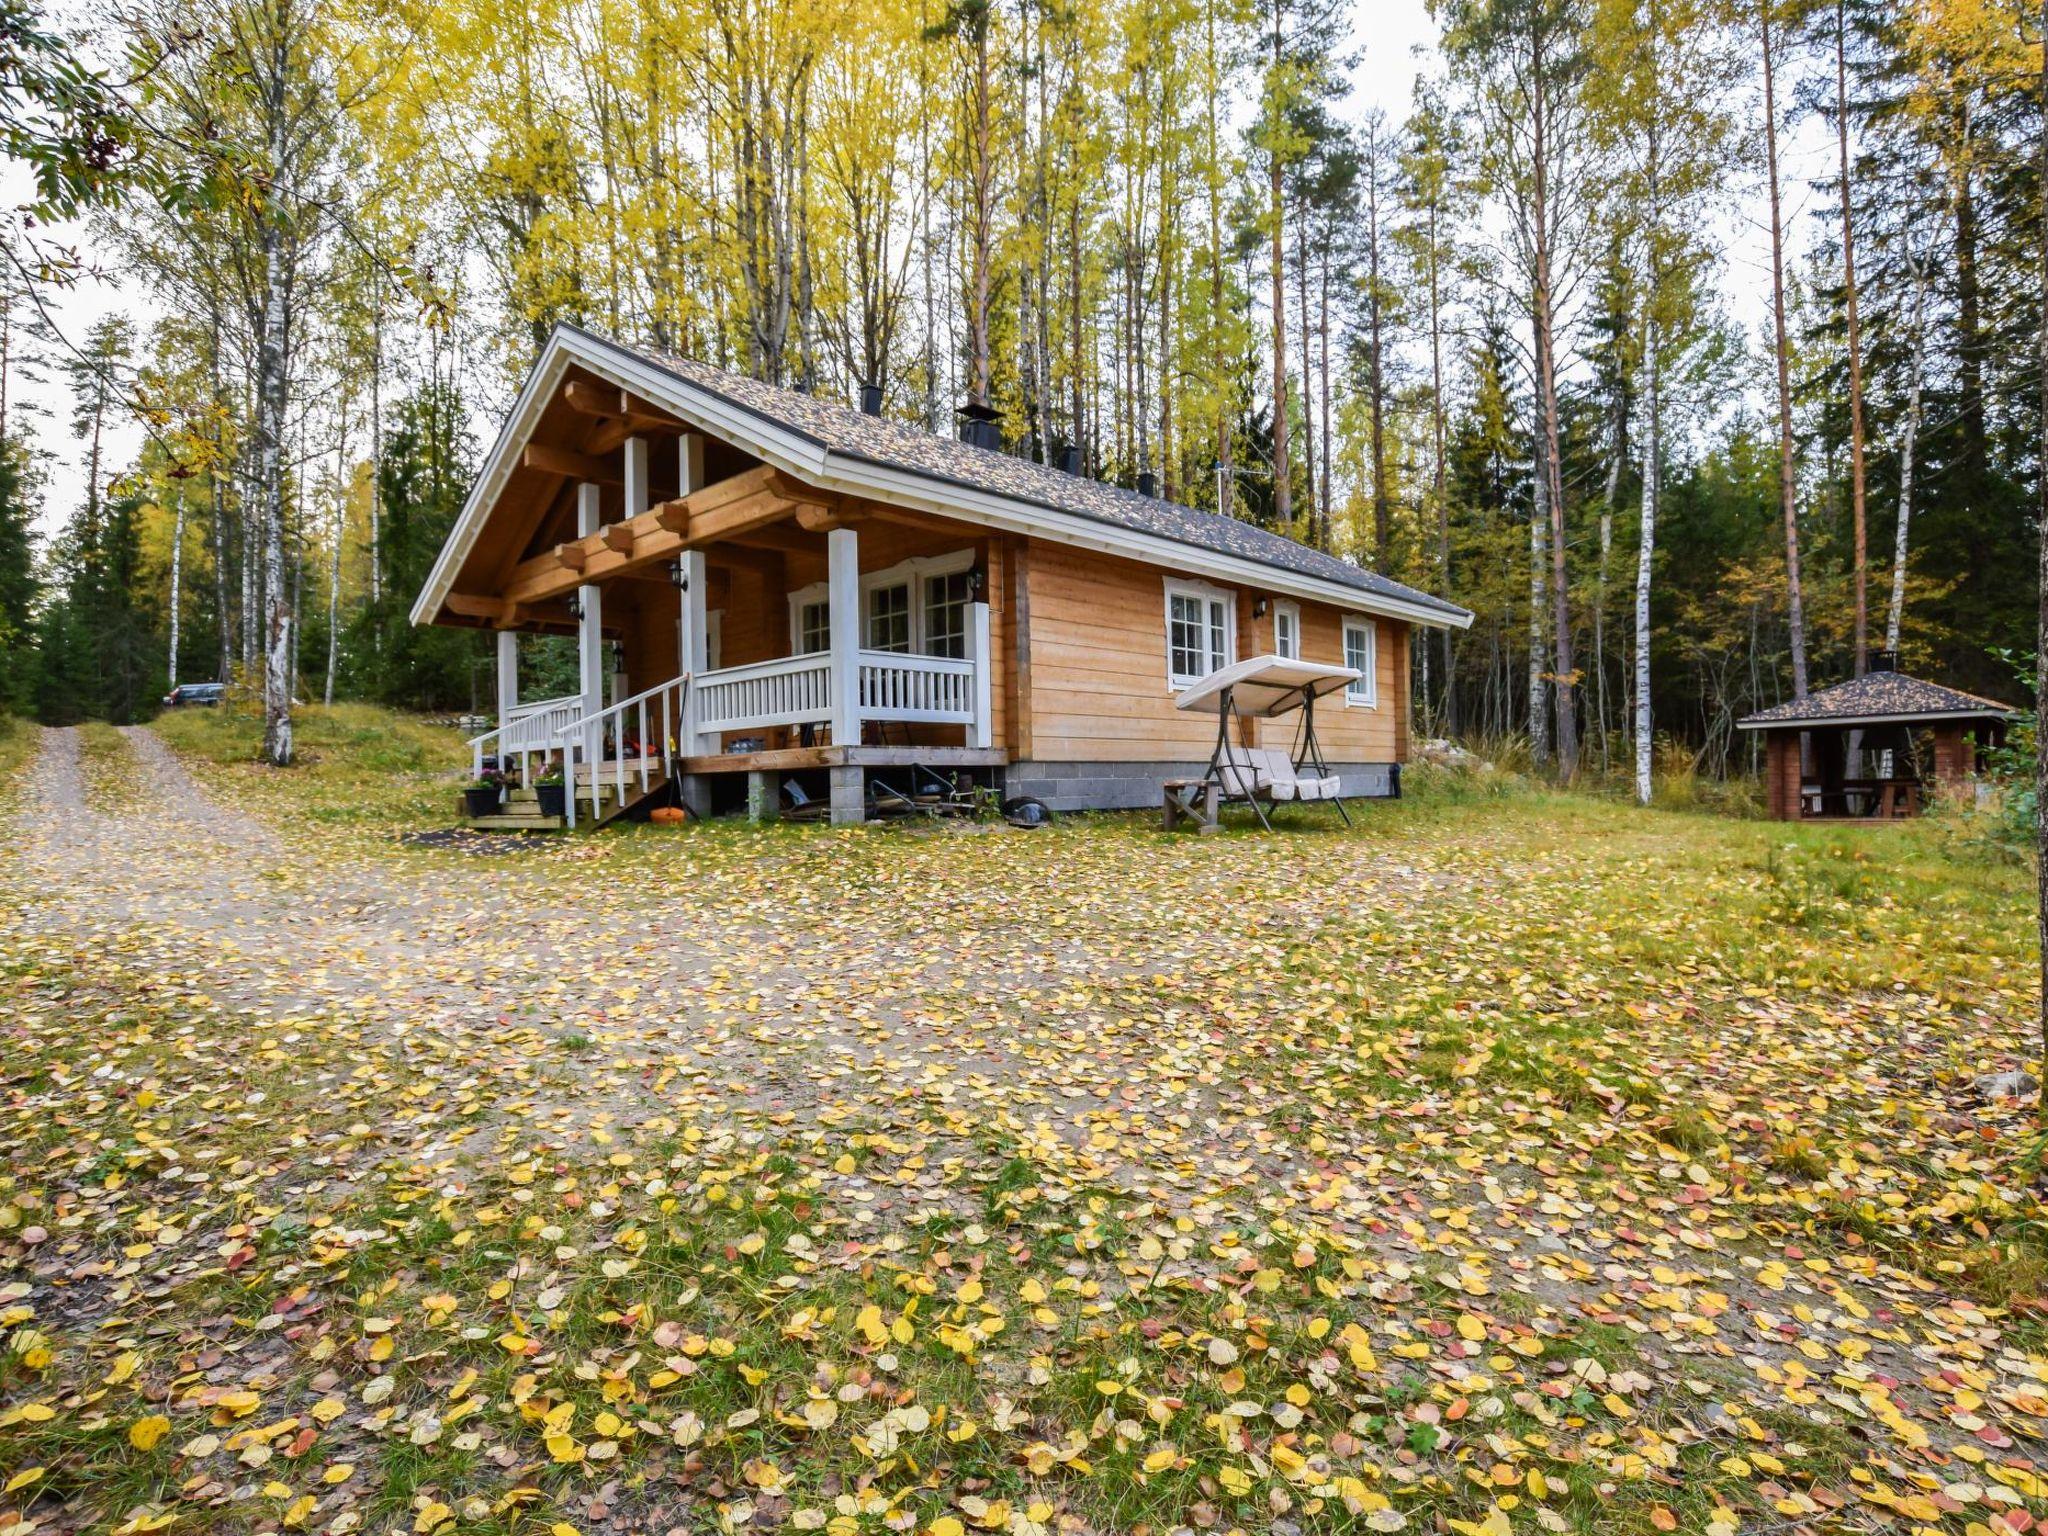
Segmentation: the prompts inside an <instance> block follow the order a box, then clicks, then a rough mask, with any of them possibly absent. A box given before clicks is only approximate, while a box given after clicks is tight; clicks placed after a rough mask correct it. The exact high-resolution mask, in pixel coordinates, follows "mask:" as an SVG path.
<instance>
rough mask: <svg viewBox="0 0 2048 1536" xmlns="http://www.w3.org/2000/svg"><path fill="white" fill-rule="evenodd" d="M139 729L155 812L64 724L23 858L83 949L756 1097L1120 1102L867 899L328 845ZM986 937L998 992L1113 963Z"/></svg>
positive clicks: (376, 1023) (239, 998)
mask: <svg viewBox="0 0 2048 1536" xmlns="http://www.w3.org/2000/svg"><path fill="white" fill-rule="evenodd" d="M122 735H123V737H124V739H125V740H126V742H127V743H128V746H129V748H130V750H131V752H132V754H133V761H132V764H131V765H130V766H131V769H132V775H133V778H134V779H135V780H136V781H137V782H136V783H134V784H133V785H132V786H128V787H129V788H130V789H131V791H132V792H131V793H130V794H129V795H128V797H127V798H128V799H129V801H130V802H131V804H130V808H129V809H127V810H123V811H119V812H108V811H102V810H100V809H97V808H96V807H95V805H94V804H93V795H92V786H91V785H90V784H89V782H88V781H89V779H90V776H91V771H90V768H89V765H88V764H87V763H86V762H85V761H84V760H83V758H82V754H81V752H80V738H79V733H78V732H77V731H75V730H68V729H67V730H49V731H46V732H45V733H44V737H43V746H42V750H41V752H40V753H39V754H38V756H37V758H36V761H35V765H34V769H33V772H32V774H31V779H30V785H29V791H28V796H27V812H28V814H27V817H26V825H25V836H24V837H23V839H22V840H21V842H20V844H19V846H18V851H17V852H16V853H15V855H14V856H13V858H12V859H11V861H10V862H11V863H12V865H13V872H14V874H15V876H16V877H17V879H18V881H19V883H20V884H21V885H22V887H23V888H24V894H26V895H27V897H28V900H27V901H26V902H25V903H24V904H23V908H22V914H21V917H20V925H21V928H22V929H23V931H24V936H25V937H26V938H28V939H30V940H32V941H39V942H40V944H41V945H43V946H45V947H49V948H54V949H55V950H56V951H57V952H58V953H59V954H60V955H62V956H64V957H66V958H68V959H70V960H72V961H73V962H76V963H80V964H86V963H90V962H92V961H94V960H97V959H103V958H105V957H106V956H108V955H110V954H111V955H113V956H115V957H117V958H118V960H119V962H120V963H121V964H122V965H124V966H125V967H126V968H127V969H128V970H129V971H130V972H131V973H136V974H142V975H146V976H150V977H154V978H165V979H169V980H171V981H172V982H174V983H176V984H179V985H182V986H185V987H188V988H191V989H193V990H195V991H196V992H198V993H199V994H201V995H203V996H204V997H206V998H208V999H211V1000H215V1001H218V1002H220V1003H222V1004H225V1005H227V1006H230V1007H232V1008H235V1009H237V1010H240V1011H242V1012H245V1013H247V1014H249V1015H251V1016H252V1017H254V1018H256V1019H271V1020H292V1019H296V1018H303V1017H310V1016H314V1015H333V1014H341V1015H346V1016H348V1017H349V1018H350V1019H351V1020H352V1022H353V1023H354V1024H355V1025H357V1026H358V1027H366V1028H374V1029H385V1030H390V1031H393V1032H396V1033H399V1034H401V1035H409V1034H429V1035H434V1036H437V1037H440V1038H441V1039H443V1040H446V1041H449V1042H451V1043H452V1042H454V1041H456V1040H458V1039H464V1038H470V1039H472V1043H473V1044H474V1045H475V1046H477V1047H480V1048H488V1047H489V1046H491V1045H493V1044H496V1043H498V1042H501V1041H503V1040H504V1039H506V1038H507V1037H508V1035H510V1034H514V1033H518V1032H524V1031H533V1032H535V1033H536V1034H537V1035H538V1037H540V1038H543V1039H548V1040H553V1041H560V1040H564V1039H567V1040H571V1041H581V1040H586V1039H587V1040H595V1041H599V1042H604V1043H621V1044H625V1043H630V1044H633V1045H635V1046H638V1047H641V1048H644V1049H649V1050H656V1051H659V1050H666V1049H674V1048H678V1047H681V1048H686V1049H687V1050H688V1052H689V1054H690V1056H691V1057H692V1058H693V1060H694V1061H696V1062H697V1063H699V1064H700V1066H701V1069H702V1070H703V1071H705V1072H707V1073H716V1074H722V1075H724V1076H725V1077H726V1079H727V1080H728V1081H729V1082H730V1083H731V1084H732V1086H733V1087H734V1089H736V1090H738V1091H740V1092H741V1094H742V1096H743V1097H744V1098H745V1099H746V1101H747V1102H749V1103H750V1104H751V1105H752V1106H753V1107H755V1108H787V1107H789V1106H790V1105H798V1106H803V1107H806V1108H812V1107H815V1106H816V1105H817V1104H818V1103H819V1102H820V1100H821V1098H823V1097H825V1096H827V1095H828V1094H831V1093H832V1092H834V1091H835V1089H839V1088H846V1087H851V1086H855V1085H859V1084H865V1085H866V1086H867V1087H869V1088H872V1087H874V1086H875V1085H876V1084H877V1083H881V1082H884V1081H896V1080H902V1079H913V1080H922V1081H923V1082H924V1084H925V1091H926V1092H928V1093H929V1094H930V1095H931V1096H933V1097H935V1098H936V1099H938V1100H939V1101H941V1102H946V1101H950V1100H953V1099H956V1098H970V1099H971V1098H980V1097H984V1096H987V1095H989V1094H991V1093H995V1092H1000V1093H1001V1094H1002V1095H1003V1096H1004V1097H1005V1098H1007V1099H1011V1100H1014V1102H1016V1103H1017V1104H1018V1105H1020V1106H1022V1107H1026V1108H1035V1109H1036V1110H1037V1111H1039V1112H1040V1113H1041V1114H1043V1115H1044V1116H1045V1117H1046V1118H1047V1119H1048V1120H1049V1122H1050V1123H1051V1124H1052V1125H1053V1126H1054V1128H1055V1130H1056V1132H1057V1133H1058V1134H1061V1135H1063V1136H1067V1137H1073V1138H1078V1137H1081V1136H1083V1135H1084V1134H1085V1133H1084V1132H1083V1131H1082V1130H1080V1129H1079V1122H1080V1119H1081V1116H1082V1114H1083V1113H1084V1112H1085V1111H1087V1110H1088V1109H1090V1108H1092V1105H1093V1102H1094V1100H1095V1098H1096V1097H1097V1096H1096V1095H1094V1094H1086V1095H1082V1094H1076V1093H1073V1092H1072V1091H1071V1083H1072V1073H1073V1070H1074V1061H1073V1059H1072V1058H1071V1057H1063V1056H1060V1055H1059V1054H1058V1053H1056V1052H1045V1051H1041V1050H1039V1049H1038V1048H1036V1047H1034V1046H1033V1045H1031V1043H1030V1042H1029V1041H1028V1040H1027V1039H1023V1038H1021V1037H1011V1038H1009V1039H1007V1040H1006V1041H1005V1042H1004V1043H1002V1044H1000V1045H998V1046H997V1047H996V1048H994V1049H991V1048H989V1047H988V1046H987V1045H985V1044H977V1045H976V1046H975V1047H972V1048H965V1047H962V1046H961V1045H960V1044H959V1043H958V1041H957V1039H954V1038H951V1037H950V1033H949V1031H948V1029H947V1028H946V1027H945V1025H943V1024H939V1025H936V1026H934V1023H933V1021H932V1019H931V1017H930V1013H931V1011H932V1005H933V1003H934V1001H935V1000H936V1001H937V1003H938V1006H939V1007H940V1008H941V1009H944V1010H950V1009H951V1008H952V1007H955V1006H958V1007H961V1008H965V1007H969V1006H976V1005H979V1006H988V1005H989V1003H988V999H987V998H986V997H983V998H982V999H980V1000H979V1002H978V1004H977V1000H975V999H970V998H968V997H966V996H965V995H954V996H949V995H948V994H949V993H952V992H954V991H955V989H957V987H958V978H957V977H954V976H951V975H950V974H949V973H950V971H951V970H952V967H953V957H952V955H951V954H950V953H949V952H948V951H947V949H946V948H945V947H944V946H942V945H935V944H930V943H927V942H923V940H924V939H925V935H923V934H922V933H919V934H916V935H914V936H913V937H914V938H915V939H916V940H918V941H919V942H913V943H899V944H898V945H897V946H896V947H894V948H891V949H888V950H878V951H867V950H864V949H863V948H862V946H861V945H860V944H859V943H856V942H854V941H853V939H852V937H851V935H852V934H853V933H854V932H855V931H856V930H859V931H862V932H865V931H866V930H867V926H868V915H869V912H870V909H869V908H868V907H867V906H866V905H865V904H864V903H863V902H862V901H861V900H860V899H859V898H858V897H852V896H850V897H848V899H847V900H846V901H845V902H844V903H843V904H842V905H835V906H833V907H831V908H829V909H825V910H807V911H805V912H803V913H802V914H801V915H802V917H803V918H804V919H805V920H804V921H801V922H798V921H792V916H793V914H791V913H788V912H781V911H763V910H762V909H761V908H760V907H759V906H758V905H753V904H745V903H739V904H735V906H734V908H733V910H731V911H729V912H728V911H724V910H721V904H720V903H719V902H718V901H717V899H716V895H715V893H706V892H704V891H702V890H697V889H693V888H691V886H690V884H689V882H688V881H687V880H678V881H675V882H671V883H669V884H666V885H657V886H649V887H644V888H626V889H621V888H619V886H618V885H617V884H616V883H611V884H607V883H606V882H605V879H604V877H603V876H601V875H600V876H597V877H595V878H594V879H593V880H592V882H591V883H590V884H589V886H588V887H587V890H584V891H579V890H578V889H577V888H576V885H575V883H574V881H573V878H572V877H567V876H565V875H564V874H563V872H562V871H561V869H560V868H559V867H551V868H550V869H548V870H546V871H544V872H540V873H538V874H536V873H535V872H533V871H529V870H525V869H522V868H521V867H520V865H519V863H518V861H510V860H508V861H504V862H502V863H501V862H499V861H484V860H476V861H466V862H464V863H462V864H459V865H457V864H449V863H442V864H437V865H434V866H432V867H431V868H423V867H422V866H419V865H416V864H411V863H407V862H405V861H403V860H402V859H400V858H399V857H398V856H397V855H396V854H395V853H394V854H392V855H389V856H385V855H371V856H369V857H367V858H366V857H363V856H361V855H349V856H341V857H327V856H325V855H315V856H310V857H309V856H308V854H307V852H306V851H305V850H304V849H303V848H302V847H298V846H295V845H294V844H293V842H292V841H291V840H289V839H287V838H285V837H282V836H280V835H279V834H278V833H277V832H276V831H274V830H273V829H271V828H269V827H267V826H266V825H264V824H263V823H262V822H260V821H258V820H257V819H256V818H254V817H252V816H250V815H248V814H246V813H244V812H242V811H239V810H236V809H234V808H232V807H229V806H226V805H223V804H221V803H220V802H219V801H218V800H216V799H215V798H214V795H213V793H212V791H210V790H209V789H208V788H207V787H206V786H204V785H202V784H201V783H200V782H198V781H197V780H196V779H195V778H194V777H193V776H192V774H191V773H189V772H188V771H187V770H186V768H185V767H184V765H183V764H181V763H180V762H179V761H178V760H177V758H176V756H175V755H174V754H173V753H172V752H170V751H169V750H168V749H167V748H166V747H165V746H164V744H163V742H162V741H161V740H160V739H159V738H158V737H157V736H156V735H155V734H154V733H152V732H150V731H148V730H145V729H140V728H129V729H127V730H124V731H123V733H122ZM4 867H5V866H0V868H4ZM584 896H587V898H588V899H587V902H584V901H582V898H583V897H584ZM579 903H581V904H579ZM980 949H981V961H982V975H983V981H984V982H985V983H987V984H993V990H994V991H996V992H998V993H1014V992H1016V991H1017V990H1018V989H1019V988H1020V987H1024V986H1034V985H1035V986H1047V987H1050V986H1056V985H1059V984H1061V983H1062V982H1063V981H1065V980H1069V979H1078V978H1084V977H1095V973H1096V972H1098V971H1100V970H1102V969H1103V968H1104V964H1105V963H1104V962H1103V961H1101V960H1100V958H1099V957H1092V956H1091V955H1090V954H1089V952H1088V949H1087V947H1086V946H1085V945H1082V944H1079V943H1060V944H1056V945H1050V946H1041V945H1039V944H1037V943H1036V942H1035V940H1034V938H1033V936H1032V935H1030V934H1028V933H1022V932H1016V931H1010V930H1001V929H999V930H996V931H995V933H994V935H992V936H990V937H989V938H987V939H985V940H984V941H983V942H982V943H981V944H980ZM1095 979H1100V978H1099V977H1095ZM913 1000H915V1002H916V1003H921V1004H922V1005H923V1006H922V1007H918V1006H915V1005H914V1004H913ZM771 1019H772V1020H775V1021H776V1024H775V1027H773V1028H764V1027H763V1022H762V1021H763V1020H771ZM1055 1078H1057V1080H1058V1082H1059V1083H1061V1084H1064V1085H1066V1088H1067V1090H1068V1091H1067V1092H1065V1093H1062V1092H1060V1091H1058V1090H1057V1089H1056V1087H1055V1082H1054V1079H1055ZM593 1086H594V1084H593ZM1104 1096H1106V1091H1105V1095H1104ZM643 1107H647V1106H643ZM631 1109H632V1106H629V1105H624V1104H619V1103H616V1102H613V1103H609V1104H607V1105H605V1106H604V1108H603V1111H602V1112H605V1113H615V1112H628V1113H630V1112H631ZM586 1112H588V1106H587V1105H586V1106H582V1107H579V1109H578V1110H577V1111H576V1113H577V1114H578V1115H579V1117H580V1116H581V1115H582V1114H584V1113H586Z"/></svg>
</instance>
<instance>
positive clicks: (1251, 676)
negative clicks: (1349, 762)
mask: <svg viewBox="0 0 2048 1536" xmlns="http://www.w3.org/2000/svg"><path fill="white" fill-rule="evenodd" d="M1360 675H1361V674H1360V673H1359V671H1358V669H1357V668H1356V667H1337V666H1331V665H1330V664H1329V663H1328V662H1322V661H1302V660H1300V659H1298V658H1296V657H1292V656H1248V657H1246V658H1245V659H1244V660H1243V661H1234V662H1232V663H1231V664H1230V665H1229V666H1227V667H1218V668H1217V669H1216V670H1215V671H1214V672H1211V673H1210V674H1209V675H1208V676H1207V677H1205V678H1203V679H1202V680H1201V681H1200V682H1197V683H1193V684H1191V685H1190V686H1188V687H1187V688H1186V689H1184V690H1182V692H1181V695H1180V697H1179V698H1177V699H1175V700H1174V701H1173V704H1174V708H1176V709H1188V710H1200V711H1201V712H1202V713H1204V714H1217V713H1220V712H1221V711H1223V710H1225V709H1228V710H1229V711H1230V712H1231V713H1232V714H1234V715H1245V716H1249V717H1252V718H1255V719H1266V720H1270V719H1272V718H1273V717H1274V716H1275V715H1284V714H1288V713H1290V712H1292V711H1294V710H1297V709H1300V708H1301V707H1302V705H1303V704H1305V703H1308V702H1310V701H1311V700H1314V699H1319V698H1321V697H1322V696H1323V695H1324V694H1328V693H1336V692H1337V691H1338V690H1340V689H1343V688H1348V687H1350V686H1351V684H1353V683H1355V682H1356V681H1358V678H1359V677H1360Z"/></svg>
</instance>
